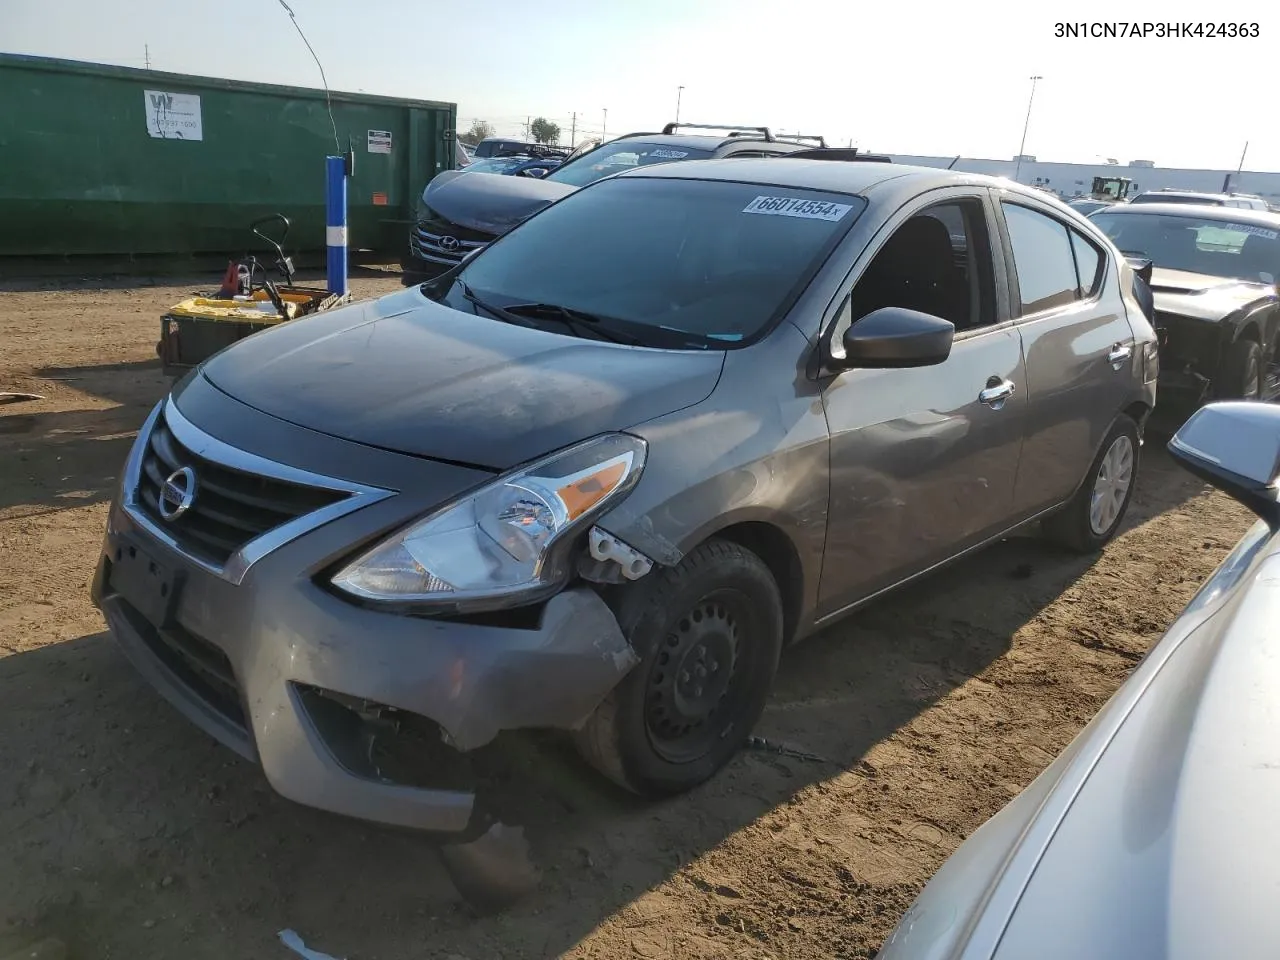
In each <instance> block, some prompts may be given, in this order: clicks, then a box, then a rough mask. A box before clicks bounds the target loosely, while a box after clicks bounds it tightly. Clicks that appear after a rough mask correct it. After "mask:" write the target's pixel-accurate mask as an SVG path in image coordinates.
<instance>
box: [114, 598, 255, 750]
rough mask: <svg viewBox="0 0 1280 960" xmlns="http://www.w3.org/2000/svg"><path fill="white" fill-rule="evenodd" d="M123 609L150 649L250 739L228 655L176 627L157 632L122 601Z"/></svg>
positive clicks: (188, 687) (193, 690)
mask: <svg viewBox="0 0 1280 960" xmlns="http://www.w3.org/2000/svg"><path fill="white" fill-rule="evenodd" d="M119 604H120V609H121V610H122V611H123V612H124V615H125V616H126V617H127V618H128V619H129V623H130V625H131V626H132V627H133V629H134V630H136V631H137V633H138V635H139V636H141V637H142V640H143V642H144V643H146V645H147V647H148V649H150V650H151V652H152V654H154V655H155V657H156V659H158V660H159V661H160V662H161V663H163V664H164V665H165V666H166V667H168V668H169V671H170V672H171V673H173V674H174V675H175V676H176V677H177V678H178V679H179V680H181V681H182V683H183V684H184V685H185V686H186V687H187V689H188V690H190V691H191V692H192V693H193V694H195V695H196V696H197V697H199V698H200V699H201V700H203V701H204V702H205V703H206V704H208V705H209V706H210V707H212V708H213V709H214V710H216V711H217V712H218V713H219V714H220V715H221V716H222V717H223V718H225V719H226V720H228V721H230V722H231V723H232V724H233V725H234V726H235V727H236V729H237V730H238V731H239V732H240V733H242V734H243V735H244V737H245V739H246V740H248V739H249V723H248V720H247V718H246V717H245V712H244V705H243V702H242V701H241V698H240V687H239V685H238V684H237V683H236V678H235V673H234V672H233V671H232V669H231V661H230V660H228V659H227V655H226V654H225V653H223V652H222V651H221V650H220V649H218V648H217V647H216V646H214V645H213V644H212V643H209V641H207V640H205V639H203V638H202V637H198V636H196V635H195V634H194V633H191V632H190V631H188V630H184V629H183V628H182V627H180V626H178V625H177V624H174V625H173V626H172V627H170V628H168V629H166V630H163V631H161V630H157V629H156V628H155V627H153V626H152V625H151V624H150V623H149V622H147V620H146V618H145V617H143V616H142V614H141V613H140V612H139V611H138V610H137V609H136V608H135V607H133V605H132V604H130V603H128V602H127V601H126V600H124V599H123V598H120V599H119Z"/></svg>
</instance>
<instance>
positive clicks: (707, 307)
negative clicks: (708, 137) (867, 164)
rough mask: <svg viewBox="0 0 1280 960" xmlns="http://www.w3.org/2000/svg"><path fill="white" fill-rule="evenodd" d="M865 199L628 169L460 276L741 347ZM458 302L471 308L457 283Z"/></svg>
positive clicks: (508, 292)
mask: <svg viewBox="0 0 1280 960" xmlns="http://www.w3.org/2000/svg"><path fill="white" fill-rule="evenodd" d="M864 206H865V201H864V200H863V199H862V198H860V197H854V196H849V195H845V194H828V193H818V192H815V191H811V190H796V189H793V188H790V187H776V186H759V185H754V184H743V183H727V182H720V181H709V180H701V181H699V180H676V179H670V180H668V179H665V178H641V177H636V178H632V177H625V178H622V179H617V180H610V181H607V182H605V183H600V184H597V185H595V186H593V187H591V188H590V189H587V190H583V191H580V192H577V193H573V194H570V195H569V196H568V197H566V198H565V199H564V200H562V201H560V202H559V203H556V204H553V205H552V206H550V207H548V208H547V209H546V210H544V211H543V212H541V213H539V214H537V215H536V216H534V217H533V218H531V219H529V220H528V221H526V222H525V223H523V224H521V225H520V226H519V227H517V228H516V229H515V230H513V231H511V232H510V233H508V234H506V235H505V236H503V237H502V238H501V239H499V240H497V241H495V242H494V243H492V244H490V245H489V246H488V247H487V248H486V249H484V250H483V251H482V252H481V253H479V254H477V255H476V257H475V258H474V259H473V260H471V261H470V262H469V263H468V265H467V266H466V267H464V268H463V269H462V271H461V272H460V273H459V274H458V279H460V280H461V281H462V282H463V284H465V285H466V287H467V288H468V289H470V290H471V291H473V292H474V294H475V295H476V296H478V297H479V298H481V299H482V300H483V301H485V302H487V303H492V304H494V305H496V306H498V307H510V306H513V305H515V304H531V303H541V304H554V305H556V306H558V307H564V308H568V309H570V310H575V311H581V312H583V313H588V314H592V315H594V316H596V317H598V318H600V322H601V324H602V325H606V326H607V325H610V324H612V325H616V326H617V328H618V329H621V330H625V332H627V333H629V334H631V335H633V336H635V337H637V338H639V339H641V340H642V341H645V342H646V343H651V344H653V345H659V346H662V345H670V344H671V343H672V341H673V339H676V340H678V342H679V343H680V344H681V345H686V346H693V347H700V348H706V347H708V346H732V345H734V344H737V343H741V342H742V341H746V340H751V339H752V338H754V337H755V336H756V335H758V334H760V333H762V332H763V331H764V329H765V328H766V327H767V326H768V325H769V324H770V323H771V321H772V320H773V319H774V318H775V317H776V316H777V315H779V314H780V312H781V311H782V310H783V309H785V308H787V307H789V306H790V303H791V301H792V300H794V298H795V297H796V296H798V295H799V293H800V291H802V290H803V289H804V285H805V284H807V283H808V282H809V280H810V279H811V277H812V276H813V274H814V273H815V272H816V271H817V269H818V268H819V267H820V266H821V265H822V262H823V261H824V260H825V259H826V257H827V255H828V254H829V253H830V251H831V249H832V248H833V247H834V246H835V244H836V243H837V242H838V241H839V239H840V238H841V237H842V236H843V235H844V233H845V231H846V230H848V228H849V226H850V225H851V224H852V223H853V222H854V220H856V219H857V217H858V215H859V214H860V213H861V212H862V210H863V208H864ZM454 286H458V285H457V284H455V285H454ZM448 300H449V302H450V303H451V304H452V305H455V306H457V307H458V308H459V309H468V308H467V307H466V306H465V305H463V304H462V303H461V302H460V297H459V296H458V295H457V294H455V293H454V291H453V290H452V289H451V290H450V291H449V295H448ZM673 333H674V334H677V335H678V336H677V337H675V338H673V336H672V334H673Z"/></svg>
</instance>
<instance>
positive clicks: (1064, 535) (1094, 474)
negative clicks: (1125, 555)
mask: <svg viewBox="0 0 1280 960" xmlns="http://www.w3.org/2000/svg"><path fill="white" fill-rule="evenodd" d="M1126 441H1127V444H1126ZM1126 446H1127V460H1126V456H1125V448H1126ZM1141 451H1142V447H1141V446H1140V444H1139V442H1138V425H1137V424H1136V423H1134V421H1133V418H1132V417H1129V416H1127V415H1126V414H1121V415H1120V416H1118V417H1116V421H1115V423H1113V424H1112V425H1111V430H1110V431H1108V433H1107V436H1106V439H1105V440H1103V441H1102V446H1101V448H1100V449H1099V451H1098V455H1097V456H1096V457H1095V458H1094V460H1093V463H1092V464H1090V466H1089V473H1088V474H1087V475H1086V477H1085V481H1084V483H1083V484H1081V486H1080V489H1079V490H1078V491H1076V495H1075V496H1074V497H1072V498H1071V502H1070V503H1068V504H1067V505H1066V506H1065V507H1063V509H1062V510H1061V511H1059V512H1058V513H1055V514H1054V515H1053V516H1051V517H1049V518H1048V519H1046V520H1045V521H1044V531H1045V533H1046V534H1047V535H1048V537H1049V539H1051V540H1053V541H1055V542H1057V543H1059V544H1061V545H1062V546H1064V547H1066V548H1067V549H1069V550H1073V551H1075V552H1076V553H1082V554H1089V553H1097V552H1098V551H1099V550H1101V549H1102V548H1103V547H1105V546H1106V545H1107V543H1109V542H1110V541H1111V538H1112V537H1114V536H1115V535H1116V531H1117V530H1119V529H1120V524H1121V523H1123V522H1124V515H1125V512H1126V511H1127V510H1128V509H1129V502H1130V501H1131V500H1132V499H1133V488H1134V487H1135V486H1136V485H1137V482H1138V466H1139V463H1140V461H1141ZM1126 462H1127V464H1128V470H1127V483H1126V484H1125V485H1124V487H1123V490H1120V489H1119V488H1118V486H1117V485H1116V482H1115V481H1116V478H1115V472H1116V471H1117V469H1119V471H1120V472H1121V473H1122V474H1123V473H1124V467H1123V464H1124V463H1126ZM1104 468H1105V470H1106V472H1107V473H1109V474H1111V476H1110V477H1109V478H1104V477H1103V476H1102V474H1103V471H1104ZM1106 480H1109V481H1110V482H1109V483H1107V485H1106V486H1105V487H1104V488H1103V490H1102V491H1101V492H1102V493H1103V494H1104V495H1107V494H1109V495H1110V496H1111V500H1110V507H1107V506H1106V505H1102V504H1100V509H1099V511H1098V513H1097V514H1095V512H1094V493H1095V492H1097V491H1098V490H1099V484H1100V482H1102V481H1106ZM1116 494H1119V499H1118V501H1117V500H1116Z"/></svg>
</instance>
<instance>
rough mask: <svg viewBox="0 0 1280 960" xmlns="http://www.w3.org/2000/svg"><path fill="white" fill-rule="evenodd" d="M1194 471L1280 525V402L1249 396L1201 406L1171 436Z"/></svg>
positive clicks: (1176, 452)
mask: <svg viewBox="0 0 1280 960" xmlns="http://www.w3.org/2000/svg"><path fill="white" fill-rule="evenodd" d="M1169 453H1170V454H1171V455H1172V456H1173V458H1174V459H1175V460H1176V461H1178V463H1179V464H1181V465H1182V466H1183V467H1185V468H1186V469H1187V470H1189V471H1190V472H1191V473H1193V474H1195V475H1196V476H1198V477H1200V478H1201V479H1203V480H1207V481H1208V482H1209V483H1211V484H1213V485H1214V486H1215V487H1217V488H1218V489H1219V490H1221V491H1222V492H1223V493H1225V494H1227V496H1229V497H1232V498H1233V499H1235V500H1238V501H1239V502H1240V503H1242V504H1244V505H1245V506H1246V507H1248V508H1249V509H1250V510H1252V511H1253V512H1254V513H1256V514H1257V515H1258V516H1260V517H1261V518H1262V519H1263V520H1265V521H1266V522H1267V526H1269V527H1270V528H1271V529H1272V530H1276V529H1280V500H1277V495H1276V482H1277V479H1280V407H1278V406H1275V405H1274V404H1270V403H1259V402H1250V401H1247V400H1235V401H1220V402H1218V403H1210V404H1208V405H1207V406H1204V407H1201V408H1200V409H1199V410H1197V411H1196V412H1195V413H1193V414H1192V415H1191V416H1190V418H1189V419H1188V420H1187V422H1186V423H1184V424H1183V425H1182V426H1181V427H1180V428H1179V429H1178V432H1177V433H1175V434H1174V435H1173V439H1171V440H1170V441H1169Z"/></svg>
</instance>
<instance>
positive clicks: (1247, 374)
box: [1214, 340, 1262, 400]
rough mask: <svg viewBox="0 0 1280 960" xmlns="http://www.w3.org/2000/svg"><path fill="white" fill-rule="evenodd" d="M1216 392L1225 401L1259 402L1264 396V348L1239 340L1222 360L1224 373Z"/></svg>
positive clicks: (1231, 346)
mask: <svg viewBox="0 0 1280 960" xmlns="http://www.w3.org/2000/svg"><path fill="white" fill-rule="evenodd" d="M1216 386H1217V389H1216V390H1215V391H1214V392H1215V393H1216V394H1217V396H1218V397H1219V398H1221V399H1223V400H1257V399H1258V398H1259V397H1261V396H1262V348H1261V347H1260V346H1258V345H1257V344H1256V343H1254V342H1253V341H1252V340H1237V341H1236V342H1235V343H1233V344H1231V345H1230V346H1229V347H1227V350H1226V354H1225V355H1224V356H1223V358H1222V373H1221V375H1220V376H1219V377H1218V383H1217V385H1216Z"/></svg>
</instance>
